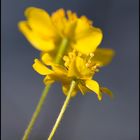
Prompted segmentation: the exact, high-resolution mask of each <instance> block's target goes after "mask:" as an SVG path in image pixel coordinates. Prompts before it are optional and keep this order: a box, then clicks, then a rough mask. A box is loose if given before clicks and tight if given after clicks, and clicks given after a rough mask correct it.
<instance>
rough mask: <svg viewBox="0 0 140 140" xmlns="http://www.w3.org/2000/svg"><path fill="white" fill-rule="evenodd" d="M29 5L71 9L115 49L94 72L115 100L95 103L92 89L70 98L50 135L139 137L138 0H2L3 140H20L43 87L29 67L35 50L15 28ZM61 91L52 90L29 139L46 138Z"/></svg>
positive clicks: (76, 139) (67, 139)
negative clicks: (105, 64) (91, 23)
mask: <svg viewBox="0 0 140 140" xmlns="http://www.w3.org/2000/svg"><path fill="white" fill-rule="evenodd" d="M28 6H36V7H40V8H44V9H46V10H47V11H48V12H49V13H51V12H53V11H55V10H56V9H58V8H61V7H62V8H64V9H71V10H73V11H75V12H77V13H78V14H79V15H81V14H85V15H86V16H87V17H88V18H90V19H92V20H93V21H94V23H95V25H97V26H99V27H101V28H102V30H103V32H104V39H103V42H102V44H101V46H103V47H110V48H113V49H114V50H115V51H116V56H115V58H114V60H113V62H112V63H111V64H110V65H109V66H108V67H105V68H102V69H101V71H100V73H98V74H97V75H96V77H95V78H96V79H97V81H99V82H100V83H101V84H102V85H104V86H107V87H109V88H110V89H111V90H112V91H113V93H114V95H115V99H114V100H113V101H111V100H110V99H109V97H107V96H106V95H105V96H104V98H103V101H102V102H99V101H98V100H97V98H96V96H95V95H94V94H93V95H92V94H87V95H86V96H82V95H81V94H78V96H77V97H76V98H74V99H73V100H72V101H71V103H70V105H69V107H68V109H67V111H66V113H65V116H64V118H63V120H62V123H61V125H60V127H59V129H58V131H57V133H56V135H55V137H54V140H103V139H104V140H138V137H139V134H138V127H139V126H138V123H139V120H138V113H139V112H138V109H139V108H138V103H139V99H138V97H139V95H138V91H139V88H138V82H139V79H138V69H139V66H138V56H139V53H138V50H139V48H138V45H139V42H138V37H139V32H138V30H139V27H138V19H139V17H138V0H2V79H1V80H2V103H1V104H2V140H20V139H21V137H22V135H23V132H24V130H25V128H26V126H27V123H28V122H29V119H30V118H31V116H32V113H33V111H34V109H35V106H36V104H37V102H38V100H39V97H40V95H41V91H42V90H43V88H44V85H43V83H42V80H43V77H41V76H40V75H38V74H37V73H35V72H34V71H33V69H32V67H31V65H32V63H33V59H34V58H35V57H38V55H39V52H38V51H36V50H35V49H34V48H32V47H31V45H30V44H29V43H28V42H27V41H26V39H25V38H24V37H23V35H22V34H21V33H20V32H19V31H18V29H17V23H18V21H20V20H23V19H24V16H23V11H24V10H25V8H26V7H28ZM64 99H65V96H64V95H63V94H62V93H61V87H60V85H59V84H55V85H54V86H53V88H52V89H51V91H50V93H49V95H48V97H47V100H46V103H45V105H44V107H43V110H42V112H41V114H40V116H39V118H38V120H37V123H36V125H35V127H34V129H33V131H32V134H31V137H30V139H31V140H45V139H46V138H47V136H48V135H49V132H50V130H51V128H52V126H53V124H54V122H55V119H56V117H57V115H58V113H59V110H60V107H61V105H62V104H63V101H64Z"/></svg>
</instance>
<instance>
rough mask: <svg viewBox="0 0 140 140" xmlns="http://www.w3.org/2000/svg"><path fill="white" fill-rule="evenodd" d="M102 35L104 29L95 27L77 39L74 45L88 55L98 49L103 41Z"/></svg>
mask: <svg viewBox="0 0 140 140" xmlns="http://www.w3.org/2000/svg"><path fill="white" fill-rule="evenodd" d="M102 37H103V35H102V31H101V30H100V29H98V28H93V30H92V32H89V34H85V35H84V36H83V37H81V38H79V39H77V40H76V43H75V44H74V46H73V47H74V48H75V49H76V50H77V51H79V52H81V53H83V54H86V55H88V54H89V53H92V52H94V51H95V50H96V48H97V47H98V45H99V44H100V43H101V40H102Z"/></svg>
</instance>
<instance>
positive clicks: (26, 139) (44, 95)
mask: <svg viewBox="0 0 140 140" xmlns="http://www.w3.org/2000/svg"><path fill="white" fill-rule="evenodd" d="M50 87H51V85H47V86H46V87H45V89H44V91H43V93H42V95H41V97H40V100H39V103H38V105H37V107H36V110H35V112H34V113H33V116H32V118H31V121H30V122H29V125H28V127H27V129H26V130H25V133H24V136H23V138H22V140H28V137H29V134H30V132H31V130H32V128H33V126H34V123H35V121H36V119H37V117H38V114H39V113H40V111H41V108H42V106H43V103H44V101H45V99H46V96H47V94H48V91H49V89H50Z"/></svg>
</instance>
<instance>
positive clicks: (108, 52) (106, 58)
mask: <svg viewBox="0 0 140 140" xmlns="http://www.w3.org/2000/svg"><path fill="white" fill-rule="evenodd" d="M114 54H115V52H114V50H112V49H108V48H98V49H96V51H95V53H94V57H93V58H92V61H95V62H97V63H99V64H100V65H101V66H105V65H107V64H109V63H110V62H111V60H112V58H113V56H114Z"/></svg>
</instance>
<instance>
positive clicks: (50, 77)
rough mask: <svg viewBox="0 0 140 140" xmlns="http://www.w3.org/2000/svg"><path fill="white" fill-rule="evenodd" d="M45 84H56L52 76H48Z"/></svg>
mask: <svg viewBox="0 0 140 140" xmlns="http://www.w3.org/2000/svg"><path fill="white" fill-rule="evenodd" d="M43 82H44V84H45V85H48V84H52V83H54V82H55V79H54V78H53V77H52V76H50V75H47V76H46V77H45V78H44V80H43Z"/></svg>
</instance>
